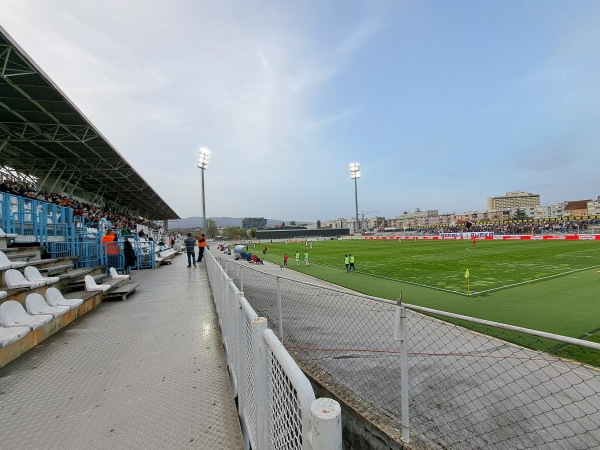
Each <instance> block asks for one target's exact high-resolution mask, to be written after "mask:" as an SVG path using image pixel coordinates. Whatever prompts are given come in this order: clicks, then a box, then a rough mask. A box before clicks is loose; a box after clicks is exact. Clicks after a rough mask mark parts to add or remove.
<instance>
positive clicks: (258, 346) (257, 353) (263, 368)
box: [252, 317, 269, 449]
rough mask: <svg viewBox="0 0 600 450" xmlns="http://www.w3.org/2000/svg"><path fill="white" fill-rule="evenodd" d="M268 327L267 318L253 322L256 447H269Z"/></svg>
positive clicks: (260, 318) (258, 318) (259, 318)
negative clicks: (266, 337)
mask: <svg viewBox="0 0 600 450" xmlns="http://www.w3.org/2000/svg"><path fill="white" fill-rule="evenodd" d="M266 329H267V319H266V318H264V317H257V318H256V319H255V320H254V321H253V322H252V357H253V359H254V396H255V399H254V401H255V402H256V448H257V449H268V448H269V447H268V445H269V414H268V412H267V411H268V404H269V400H268V393H267V389H268V380H267V373H268V372H267V371H268V368H267V353H266V349H265V342H264V339H263V331H265V330H266Z"/></svg>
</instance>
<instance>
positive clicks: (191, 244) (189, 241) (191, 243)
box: [183, 233, 196, 267]
mask: <svg viewBox="0 0 600 450" xmlns="http://www.w3.org/2000/svg"><path fill="white" fill-rule="evenodd" d="M183 245H185V250H186V252H187V259H188V265H187V266H188V267H192V263H194V267H196V257H195V256H196V255H195V254H194V250H196V239H194V238H193V237H192V233H188V237H186V238H185V240H184V241H183Z"/></svg>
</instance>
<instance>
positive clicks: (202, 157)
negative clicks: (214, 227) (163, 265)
mask: <svg viewBox="0 0 600 450" xmlns="http://www.w3.org/2000/svg"><path fill="white" fill-rule="evenodd" d="M209 157H210V150H209V149H207V148H206V147H202V148H201V149H200V153H199V154H198V168H199V169H200V170H201V171H202V233H204V234H206V201H205V199H204V171H205V170H206V168H207V167H208V158H209Z"/></svg>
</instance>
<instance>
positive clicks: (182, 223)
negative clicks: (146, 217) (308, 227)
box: [169, 217, 309, 229]
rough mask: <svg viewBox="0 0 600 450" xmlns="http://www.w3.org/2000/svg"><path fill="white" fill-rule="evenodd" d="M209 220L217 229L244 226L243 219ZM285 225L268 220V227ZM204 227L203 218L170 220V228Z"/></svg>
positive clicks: (220, 218)
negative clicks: (212, 221) (213, 222)
mask: <svg viewBox="0 0 600 450" xmlns="http://www.w3.org/2000/svg"><path fill="white" fill-rule="evenodd" d="M207 219H212V220H214V221H215V223H216V224H217V227H219V228H221V227H224V228H229V227H241V226H242V218H241V217H207ZM282 223H285V224H286V225H289V224H290V221H288V220H276V219H267V226H268V227H274V226H275V225H281V224H282ZM296 223H298V224H301V223H302V224H306V223H309V222H299V221H296ZM201 227H202V217H187V218H185V219H177V220H169V228H183V229H188V228H201Z"/></svg>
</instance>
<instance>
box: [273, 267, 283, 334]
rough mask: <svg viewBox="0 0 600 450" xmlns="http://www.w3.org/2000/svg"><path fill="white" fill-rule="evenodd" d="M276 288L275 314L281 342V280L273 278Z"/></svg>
mask: <svg viewBox="0 0 600 450" xmlns="http://www.w3.org/2000/svg"><path fill="white" fill-rule="evenodd" d="M275 281H276V283H275V285H276V286H277V312H278V314H279V339H280V340H281V342H283V311H282V307H281V278H279V277H276V278H275Z"/></svg>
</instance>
